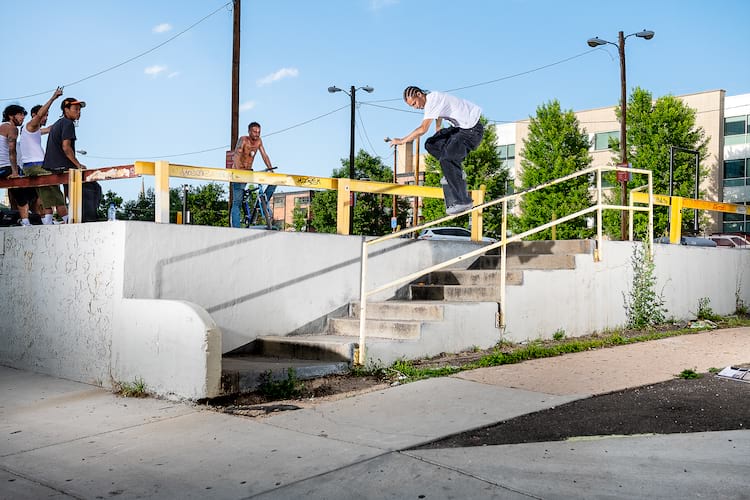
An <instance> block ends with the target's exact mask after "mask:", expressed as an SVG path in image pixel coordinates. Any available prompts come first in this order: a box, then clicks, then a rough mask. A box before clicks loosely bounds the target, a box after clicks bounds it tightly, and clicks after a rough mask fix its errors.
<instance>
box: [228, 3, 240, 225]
mask: <svg viewBox="0 0 750 500" xmlns="http://www.w3.org/2000/svg"><path fill="white" fill-rule="evenodd" d="M240 1H241V0H234V6H233V9H232V12H233V14H234V21H233V28H232V131H231V134H232V135H231V137H230V138H229V150H230V151H231V150H232V149H234V147H235V146H236V145H237V138H238V137H239V130H240V125H239V124H240ZM232 202H233V200H232V188H231V184H230V187H229V207H228V209H227V213H228V214H229V225H230V226H231V225H232V220H231V219H232Z"/></svg>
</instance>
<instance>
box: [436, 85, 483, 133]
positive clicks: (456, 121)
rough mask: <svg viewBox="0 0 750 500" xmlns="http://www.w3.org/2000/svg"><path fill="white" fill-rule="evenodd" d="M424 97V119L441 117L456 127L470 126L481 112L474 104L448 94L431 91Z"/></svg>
mask: <svg viewBox="0 0 750 500" xmlns="http://www.w3.org/2000/svg"><path fill="white" fill-rule="evenodd" d="M426 98H427V101H426V102H425V105H424V119H425V120H436V119H438V118H442V119H443V120H447V121H449V122H451V123H452V124H453V125H455V126H456V127H461V128H472V127H473V126H474V125H476V124H477V122H478V121H479V117H480V116H481V114H482V108H480V107H479V106H477V105H476V104H474V103H472V102H469V101H467V100H465V99H461V98H458V97H456V96H452V95H450V94H445V93H443V92H437V91H432V92H430V93H429V94H427V95H426Z"/></svg>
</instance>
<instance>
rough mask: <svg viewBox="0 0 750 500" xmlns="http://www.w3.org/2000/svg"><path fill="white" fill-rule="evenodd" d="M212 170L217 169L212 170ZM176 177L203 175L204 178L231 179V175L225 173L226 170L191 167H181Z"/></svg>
mask: <svg viewBox="0 0 750 500" xmlns="http://www.w3.org/2000/svg"><path fill="white" fill-rule="evenodd" d="M211 170H215V171H214V172H212V171H211ZM176 177H202V178H204V179H213V180H226V179H229V177H230V176H229V175H228V174H227V173H225V172H224V171H221V170H218V169H210V170H209V169H205V170H204V169H190V168H182V169H180V173H179V175H177V176H176Z"/></svg>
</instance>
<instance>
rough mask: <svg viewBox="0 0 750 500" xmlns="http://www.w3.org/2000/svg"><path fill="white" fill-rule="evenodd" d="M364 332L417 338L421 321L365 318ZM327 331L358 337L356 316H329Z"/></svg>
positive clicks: (387, 336)
mask: <svg viewBox="0 0 750 500" xmlns="http://www.w3.org/2000/svg"><path fill="white" fill-rule="evenodd" d="M365 332H366V334H367V336H368V337H379V338H383V339H418V338H419V337H420V335H421V334H422V322H421V321H406V320H387V319H369V318H368V319H367V320H366V321H365ZM328 333H330V334H331V335H339V336H347V337H354V338H357V337H359V319H358V318H329V319H328Z"/></svg>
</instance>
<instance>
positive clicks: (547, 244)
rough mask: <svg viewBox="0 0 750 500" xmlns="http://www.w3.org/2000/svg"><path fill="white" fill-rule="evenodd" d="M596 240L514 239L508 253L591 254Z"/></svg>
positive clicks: (492, 251)
mask: <svg viewBox="0 0 750 500" xmlns="http://www.w3.org/2000/svg"><path fill="white" fill-rule="evenodd" d="M595 246H596V241H595V240H554V241H553V240H534V241H514V242H512V243H509V244H508V247H507V253H508V255H544V254H546V255H550V254H552V255H559V254H590V253H593V252H594V248H595ZM487 254H488V255H499V254H500V249H499V248H495V249H493V250H490V251H489V252H487Z"/></svg>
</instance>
